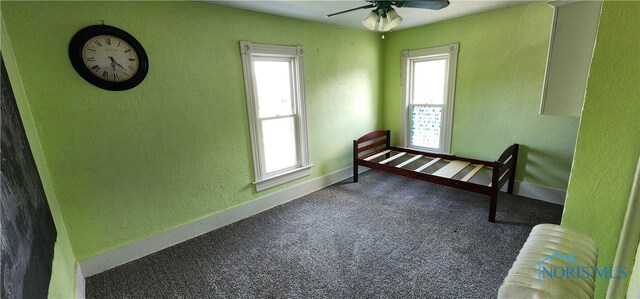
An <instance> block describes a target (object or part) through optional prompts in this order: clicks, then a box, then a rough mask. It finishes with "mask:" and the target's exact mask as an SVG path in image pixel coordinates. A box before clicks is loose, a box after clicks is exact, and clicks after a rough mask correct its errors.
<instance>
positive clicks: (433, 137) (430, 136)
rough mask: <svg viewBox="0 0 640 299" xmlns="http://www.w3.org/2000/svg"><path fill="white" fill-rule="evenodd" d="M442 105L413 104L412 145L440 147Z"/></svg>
mask: <svg viewBox="0 0 640 299" xmlns="http://www.w3.org/2000/svg"><path fill="white" fill-rule="evenodd" d="M441 127H442V107H434V106H412V108H411V145H415V146H421V147H428V148H436V149H439V148H440V131H441Z"/></svg>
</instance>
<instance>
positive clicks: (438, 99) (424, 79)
mask: <svg viewBox="0 0 640 299" xmlns="http://www.w3.org/2000/svg"><path fill="white" fill-rule="evenodd" d="M446 64H447V61H446V60H445V59H440V60H430V61H420V62H416V63H414V65H413V99H412V104H444V81H445V75H446V71H445V67H446Z"/></svg>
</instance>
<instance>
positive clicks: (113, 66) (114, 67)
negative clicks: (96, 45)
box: [109, 56, 118, 72]
mask: <svg viewBox="0 0 640 299" xmlns="http://www.w3.org/2000/svg"><path fill="white" fill-rule="evenodd" d="M109 59H111V67H112V68H113V71H114V72H115V71H116V65H118V62H116V60H115V59H113V56H109Z"/></svg>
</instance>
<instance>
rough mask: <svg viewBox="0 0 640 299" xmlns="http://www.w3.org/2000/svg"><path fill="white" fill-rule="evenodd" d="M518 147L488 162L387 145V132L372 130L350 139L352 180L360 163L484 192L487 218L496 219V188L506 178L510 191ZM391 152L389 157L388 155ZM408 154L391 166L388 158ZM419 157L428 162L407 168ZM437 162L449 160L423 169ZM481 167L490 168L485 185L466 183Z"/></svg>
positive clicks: (391, 158) (355, 179)
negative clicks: (351, 144) (431, 170)
mask: <svg viewBox="0 0 640 299" xmlns="http://www.w3.org/2000/svg"><path fill="white" fill-rule="evenodd" d="M518 147H519V145H518V144H513V145H511V146H509V147H508V148H507V149H506V150H505V151H504V152H503V153H502V155H500V158H498V160H497V161H494V162H489V161H482V160H476V159H468V158H462V157H456V156H452V155H443V154H434V153H428V152H423V151H418V150H414V149H409V148H402V147H395V146H391V131H389V130H386V131H374V132H371V133H369V134H367V135H364V136H362V137H360V138H358V139H357V140H354V141H353V181H354V182H358V165H361V166H365V167H369V168H372V169H377V170H381V171H385V172H391V173H395V174H399V175H403V176H407V177H411V178H416V179H420V180H423V181H428V182H432V183H436V184H441V185H445V186H450V187H454V188H458V189H463V190H468V191H471V192H476V193H481V194H486V195H488V196H490V198H491V200H490V204H489V221H490V222H496V206H497V203H498V191H499V190H500V188H501V187H502V186H503V185H504V184H505V183H506V182H507V181H509V185H508V188H507V193H509V194H512V193H513V183H514V179H515V174H516V163H517V161H518ZM392 153H393V156H391V154H392ZM408 155H413V157H411V158H409V159H407V160H405V161H403V162H402V163H398V164H396V165H393V166H392V165H391V161H393V160H396V159H397V158H400V157H402V156H405V157H408ZM382 156H384V159H383V160H381V161H372V160H375V159H376V158H380V157H382ZM421 158H425V159H428V160H429V161H428V162H427V163H426V164H425V163H421V164H420V165H421V166H420V167H418V168H415V169H409V168H408V165H410V164H412V163H414V162H416V161H418V160H419V159H421ZM439 161H441V162H449V163H448V164H447V165H445V166H443V167H441V168H440V169H438V170H436V171H435V172H432V173H425V172H423V171H424V170H426V169H427V168H429V167H430V166H432V165H434V164H436V163H437V162H439ZM469 166H472V167H473V168H472V169H471V170H470V171H469V172H467V173H466V175H464V176H463V177H460V175H458V178H456V179H454V178H453V177H454V176H456V175H457V174H458V173H460V172H461V171H462V170H463V169H465V168H467V167H469ZM414 167H415V164H414ZM433 168H435V167H433ZM433 168H432V169H433ZM483 168H485V169H488V170H490V171H491V182H490V183H489V184H480V183H474V182H470V180H471V179H472V178H473V177H474V176H475V175H476V174H477V173H478V172H479V171H480V170H482V169H483Z"/></svg>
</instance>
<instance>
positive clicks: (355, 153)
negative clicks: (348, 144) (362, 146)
mask: <svg viewBox="0 0 640 299" xmlns="http://www.w3.org/2000/svg"><path fill="white" fill-rule="evenodd" d="M353 182H354V183H357V182H358V141H357V140H354V141H353Z"/></svg>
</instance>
